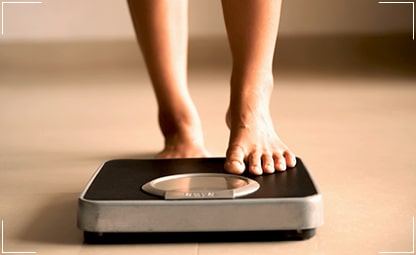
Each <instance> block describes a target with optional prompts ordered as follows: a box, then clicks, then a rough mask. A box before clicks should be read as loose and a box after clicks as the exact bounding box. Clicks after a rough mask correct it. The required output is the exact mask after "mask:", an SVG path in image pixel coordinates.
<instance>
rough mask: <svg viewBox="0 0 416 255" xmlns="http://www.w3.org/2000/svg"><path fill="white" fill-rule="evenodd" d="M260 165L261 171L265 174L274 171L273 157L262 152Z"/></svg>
mask: <svg viewBox="0 0 416 255" xmlns="http://www.w3.org/2000/svg"><path fill="white" fill-rule="evenodd" d="M261 162H262V166H263V171H264V172H265V173H267V174H272V173H274V160H273V157H272V156H271V155H269V154H264V155H263V156H262V160H261Z"/></svg>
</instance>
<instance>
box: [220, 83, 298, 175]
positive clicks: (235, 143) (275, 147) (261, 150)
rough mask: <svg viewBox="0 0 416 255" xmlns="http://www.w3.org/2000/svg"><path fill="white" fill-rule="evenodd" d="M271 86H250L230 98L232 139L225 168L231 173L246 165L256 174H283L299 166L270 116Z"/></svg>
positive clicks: (229, 115)
mask: <svg viewBox="0 0 416 255" xmlns="http://www.w3.org/2000/svg"><path fill="white" fill-rule="evenodd" d="M272 83H273V82H271V83H270V81H269V82H266V86H263V87H255V86H251V87H250V89H249V90H248V91H245V92H241V93H237V95H236V94H234V95H232V96H231V103H230V108H229V109H228V112H227V116H226V122H227V125H228V127H229V128H230V140H229V145H228V149H227V155H226V162H225V165H224V168H225V170H226V171H227V172H229V173H233V174H241V173H243V172H244V171H245V170H246V167H245V163H247V164H248V171H249V172H250V173H251V174H254V175H261V174H263V173H267V174H271V173H273V172H275V170H277V171H284V170H286V168H287V167H294V166H295V165H296V157H295V155H294V154H293V153H292V152H291V151H290V150H289V148H288V147H287V146H286V145H285V144H284V143H283V142H282V141H281V140H280V138H279V137H278V136H277V134H276V132H275V130H274V127H273V122H272V119H271V116H270V113H269V98H270V95H271V90H272V86H273V85H272ZM261 85H264V84H261ZM243 87H244V86H243ZM233 96H234V98H233Z"/></svg>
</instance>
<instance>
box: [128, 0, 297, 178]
mask: <svg viewBox="0 0 416 255" xmlns="http://www.w3.org/2000/svg"><path fill="white" fill-rule="evenodd" d="M128 2H129V6H130V11H131V14H132V19H133V22H134V25H135V29H136V33H137V38H138V41H139V44H140V47H141V49H142V52H143V56H144V59H145V61H146V65H147V68H148V71H149V75H150V78H151V80H152V84H153V88H154V90H155V94H156V98H157V102H158V106H159V125H160V127H161V130H162V133H163V135H164V137H165V147H164V149H163V150H162V151H161V152H160V153H159V154H158V155H157V156H158V157H162V158H189V157H206V156H208V155H209V154H208V152H207V150H206V149H205V146H204V141H203V135H202V128H201V123H200V119H199V117H198V113H197V111H196V107H195V106H194V104H193V102H192V99H191V97H190V95H189V92H188V88H187V36H188V30H187V22H188V18H187V5H188V1H187V0H129V1H128ZM222 5H223V12H224V20H225V24H226V27H227V33H228V38H229V43H230V48H231V52H232V57H233V71H232V75H231V82H230V83H231V86H230V87H231V96H230V106H229V109H228V111H227V115H226V121H227V125H228V127H229V129H230V138H229V144H228V149H227V153H226V162H225V165H224V169H225V170H226V171H227V172H229V173H234V174H241V173H243V172H244V171H246V170H247V171H249V172H250V173H252V174H255V175H261V174H263V173H273V172H274V171H275V170H278V171H283V170H286V168H287V167H293V166H295V164H296V159H295V156H294V154H293V153H292V152H291V151H290V150H289V149H288V147H287V146H286V145H285V144H284V143H283V142H282V141H281V140H280V138H279V137H278V136H277V134H276V132H275V129H274V126H273V121H272V119H271V116H270V112H269V103H270V96H271V93H272V89H273V74H272V63H273V56H274V48H275V44H276V38H277V32H278V22H279V16H280V6H281V0H222ZM246 165H248V169H246Z"/></svg>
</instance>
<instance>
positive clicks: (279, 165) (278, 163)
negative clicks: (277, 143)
mask: <svg viewBox="0 0 416 255" xmlns="http://www.w3.org/2000/svg"><path fill="white" fill-rule="evenodd" d="M273 158H274V168H275V169H276V170H277V171H285V170H286V161H285V158H284V157H283V155H282V154H280V153H276V154H274V155H273Z"/></svg>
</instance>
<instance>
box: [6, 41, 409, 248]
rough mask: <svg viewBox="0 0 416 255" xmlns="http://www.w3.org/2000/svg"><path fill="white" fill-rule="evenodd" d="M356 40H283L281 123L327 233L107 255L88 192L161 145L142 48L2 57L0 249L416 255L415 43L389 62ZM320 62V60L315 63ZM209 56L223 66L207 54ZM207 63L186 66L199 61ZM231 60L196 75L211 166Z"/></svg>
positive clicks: (221, 130) (275, 108)
mask: <svg viewBox="0 0 416 255" xmlns="http://www.w3.org/2000/svg"><path fill="white" fill-rule="evenodd" d="M297 42H298V43H299V41H297ZM358 42H359V43H357V41H354V42H353V43H351V44H350V45H354V47H345V48H342V47H341V46H339V45H338V44H334V43H330V42H328V41H326V40H324V41H320V42H319V41H318V42H316V41H313V42H310V44H307V43H306V42H305V43H304V44H302V43H299V45H298V46H296V45H293V44H292V43H291V42H290V41H285V40H281V41H279V43H280V44H279V47H280V48H279V50H280V49H281V51H279V53H278V56H279V61H280V62H279V61H278V62H277V63H278V65H277V66H278V67H277V71H276V72H277V76H276V89H275V92H274V93H275V94H274V95H273V103H272V106H271V107H272V113H273V117H274V120H275V124H276V127H277V130H278V133H279V134H280V136H281V137H282V139H284V140H285V141H286V143H287V144H288V145H289V146H290V147H291V148H292V149H293V150H294V151H295V152H296V153H297V154H298V155H299V156H300V157H302V158H303V160H304V161H305V163H306V164H307V166H308V167H309V169H310V171H311V172H312V174H313V176H314V179H315V180H316V182H317V183H318V186H319V188H320V190H321V192H322V193H323V197H324V204H325V225H324V226H323V227H321V228H319V229H318V231H317V235H316V236H315V237H313V238H312V239H310V240H306V241H300V242H265V243H209V244H196V243H185V244H157V245H156V244H137V245H105V246H99V245H98V246H90V245H84V244H83V242H82V233H81V232H80V231H78V230H77V228H76V210H77V198H78V196H79V193H80V192H81V190H82V189H83V187H84V186H85V184H86V182H87V181H88V180H89V178H90V177H91V175H92V174H93V172H94V171H95V170H96V169H97V167H98V166H99V165H100V164H101V163H102V162H104V161H106V160H108V159H113V158H122V157H149V156H151V155H153V154H154V153H155V152H157V151H158V150H159V149H160V148H161V145H162V142H163V141H162V138H161V136H160V133H159V130H158V127H157V122H156V117H155V115H156V104H155V100H154V96H153V91H152V89H151V87H150V84H149V81H148V77H147V74H146V72H145V70H144V69H143V67H142V66H141V65H140V60H137V59H136V58H140V56H139V55H136V54H139V53H138V51H137V49H136V48H135V45H134V43H132V42H128V43H124V42H123V43H119V44H117V43H115V44H114V45H113V44H109V43H104V44H102V43H96V44H88V43H86V44H75V45H71V44H68V45H58V46H56V45H55V46H54V45H52V46H48V47H45V46H44V45H30V44H24V45H12V44H8V45H6V46H5V47H3V46H2V48H0V218H1V219H2V220H3V222H4V233H3V235H2V238H3V240H4V244H3V252H4V251H7V252H16V251H36V252H37V254H39V255H44V254H54V255H55V254H154V255H157V254H181V255H186V254H201V255H205V254H207V255H208V254H209V255H213V254H229V255H232V254H293V255H296V254H302V255H304V254H331V255H332V254H378V252H380V251H396V252H409V251H411V250H412V244H413V242H414V241H415V240H414V237H413V236H412V217H413V216H414V215H415V214H416V186H415V183H416V161H415V159H414V154H415V152H416V86H415V84H416V83H415V81H416V71H415V62H414V60H415V58H413V56H414V52H415V49H416V46H415V44H411V43H410V44H409V43H406V45H407V49H408V50H411V52H409V53H408V54H404V55H403V54H402V55H400V54H398V56H396V57H392V56H395V54H393V53H392V52H388V54H387V55H386V54H385V53H383V51H382V50H381V49H397V50H398V52H399V53H403V52H404V51H405V50H404V49H403V48H401V47H397V46H398V45H399V44H397V41H393V42H390V41H389V42H388V43H386V42H385V41H383V40H382V39H380V41H378V43H379V44H378V45H380V43H381V44H383V43H384V44H385V45H384V46H383V47H384V48H383V47H381V48H375V49H374V48H373V47H372V45H373V44H372V42H371V41H364V43H363V41H358ZM374 43H376V42H374ZM80 45H81V46H80ZM103 45H104V46H103ZM305 45H309V48H306V49H305V48H304V47H303V46H305ZM310 45H312V46H310ZM345 45H348V43H347V44H344V46H345ZM409 45H410V46H411V47H409ZM120 46H123V47H120ZM289 46H291V47H292V48H290V47H289ZM328 46H329V47H328ZM221 47H222V46H221ZM296 47H298V48H296ZM340 47H341V48H340ZM389 47H390V48H389ZM108 49H114V50H113V51H109V50H108ZM307 49H309V51H308V50H307ZM344 49H346V50H347V49H348V50H349V51H344ZM370 49H371V50H370ZM311 51H314V52H312V53H311ZM194 52H196V51H194ZM201 52H203V53H204V51H201ZM320 52H321V53H322V52H323V55H324V56H323V57H322V58H319V57H317V56H319V54H321V53H320ZM334 52H338V53H339V58H337V57H336V56H334V55H333V53H334ZM363 52H364V54H363ZM191 53H192V51H191ZM376 53H377V54H378V55H377V54H376ZM204 54H206V53H204ZM279 54H280V55H279ZM308 54H309V55H308ZM409 54H410V56H412V58H411V57H409ZM412 54H413V55H412ZM202 55H203V54H202ZM131 56H135V57H131ZM226 56H227V55H226ZM403 56H404V57H403ZM202 58H204V59H205V60H207V62H210V61H211V62H215V61H216V59H215V58H214V57H211V56H210V54H206V56H202ZM220 59H221V58H220ZM360 59H363V61H361V62H360V61H359V60H360ZM193 61H194V62H193ZM198 61H199V60H198V59H197V60H195V59H191V64H195V63H196V62H198ZM222 62H223V63H224V65H222V66H223V68H213V67H212V66H208V67H207V66H202V65H201V66H198V67H195V68H191V71H190V86H191V92H192V96H193V98H194V99H195V102H196V104H197V107H198V109H199V111H200V115H201V118H202V121H203V125H204V131H205V136H206V142H207V146H208V148H209V149H210V151H211V152H212V154H213V155H215V156H222V155H223V154H224V151H225V149H226V144H227V139H228V131H227V128H226V126H225V123H224V113H225V109H226V107H227V99H228V86H227V82H228V70H229V66H228V65H227V64H228V63H229V60H227V58H225V60H223V61H222ZM314 63H316V65H315V64H314ZM297 64H298V67H299V68H296V65H297ZM195 66H197V64H195ZM253 217H255V215H253ZM276 217H278V215H276Z"/></svg>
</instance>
